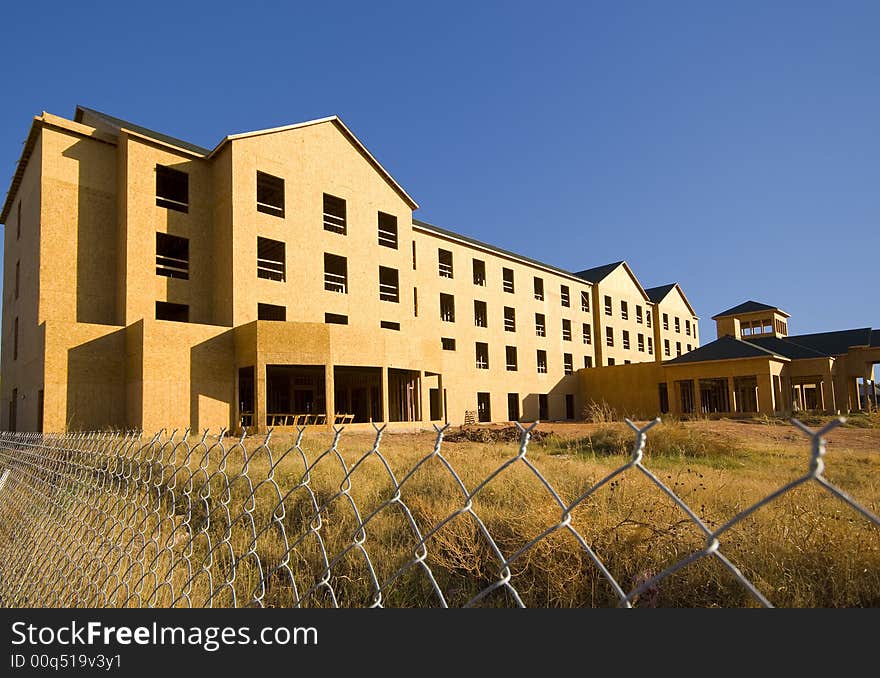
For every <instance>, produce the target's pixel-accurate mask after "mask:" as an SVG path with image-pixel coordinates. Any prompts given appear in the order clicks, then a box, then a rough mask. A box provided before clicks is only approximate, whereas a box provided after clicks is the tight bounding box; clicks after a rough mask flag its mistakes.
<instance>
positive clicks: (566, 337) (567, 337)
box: [562, 319, 571, 341]
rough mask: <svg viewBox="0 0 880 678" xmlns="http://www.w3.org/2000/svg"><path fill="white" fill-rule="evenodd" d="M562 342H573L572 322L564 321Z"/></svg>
mask: <svg viewBox="0 0 880 678" xmlns="http://www.w3.org/2000/svg"><path fill="white" fill-rule="evenodd" d="M562 341H571V320H565V319H563V321H562Z"/></svg>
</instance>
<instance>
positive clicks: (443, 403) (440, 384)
mask: <svg viewBox="0 0 880 678" xmlns="http://www.w3.org/2000/svg"><path fill="white" fill-rule="evenodd" d="M437 390H438V391H439V398H440V421H442V422H443V423H444V424H448V423H449V416H448V415H447V413H446V391H444V390H443V375H442V374H438V375H437Z"/></svg>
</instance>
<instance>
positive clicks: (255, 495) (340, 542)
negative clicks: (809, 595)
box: [0, 419, 880, 607]
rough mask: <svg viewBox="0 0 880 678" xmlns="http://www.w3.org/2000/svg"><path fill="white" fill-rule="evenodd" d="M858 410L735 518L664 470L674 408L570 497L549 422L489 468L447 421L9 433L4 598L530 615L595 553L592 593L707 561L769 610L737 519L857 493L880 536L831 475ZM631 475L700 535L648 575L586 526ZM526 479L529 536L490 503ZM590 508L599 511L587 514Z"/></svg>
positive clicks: (636, 431)
mask: <svg viewBox="0 0 880 678" xmlns="http://www.w3.org/2000/svg"><path fill="white" fill-rule="evenodd" d="M841 421H842V420H834V421H832V422H831V423H829V424H828V425H826V426H825V427H823V428H821V429H819V430H817V431H814V430H812V429H810V428H808V427H807V426H805V425H803V424H802V423H800V422H799V421H797V420H793V423H794V425H795V426H796V427H797V428H798V429H800V430H801V431H802V432H803V433H804V434H806V436H807V438H808V439H809V443H810V455H809V459H808V468H807V469H806V471H805V473H804V474H803V475H802V476H800V477H798V478H796V479H795V480H793V481H791V482H788V483H786V484H784V485H782V486H781V487H779V489H777V490H776V491H774V492H772V493H771V494H769V495H767V496H765V497H763V498H762V499H760V500H759V501H756V502H755V503H753V504H752V505H750V506H748V507H746V508H744V509H742V510H739V511H738V512H736V513H735V515H733V517H731V518H730V519H729V520H727V521H726V522H724V523H723V524H721V525H720V526H717V527H716V526H715V524H714V523H713V522H712V521H710V520H705V519H703V518H701V517H700V515H699V513H700V511H699V510H695V509H694V508H692V507H691V506H689V505H688V503H686V501H685V500H684V499H683V498H682V497H681V496H680V494H682V491H681V490H678V493H677V491H676V489H675V488H676V486H677V483H666V482H664V481H663V480H662V479H661V476H662V475H663V474H662V473H660V474H658V473H655V472H653V471H652V470H650V469H649V468H648V467H647V466H646V464H645V461H646V458H645V445H646V441H647V439H648V433H649V431H650V430H651V429H652V428H654V427H655V426H656V425H657V424H659V423H660V420H659V419H656V420H654V421H652V422H650V423H648V424H647V425H646V426H644V427H642V428H639V427H638V426H636V425H635V424H634V423H632V422H631V421H629V420H627V424H628V426H629V427H630V428H631V429H632V432H633V446H632V452H631V455H630V456H629V458H628V460H627V462H626V463H625V464H623V465H621V466H620V467H619V468H616V469H614V470H612V471H611V472H609V473H608V474H607V475H605V476H604V477H602V478H601V479H599V480H597V481H595V482H589V483H587V484H586V485H584V486H582V487H577V486H572V485H571V484H570V483H567V484H566V487H565V488H564V489H558V488H557V487H554V485H553V484H552V483H551V482H550V481H549V480H548V479H547V477H546V474H545V473H542V471H541V470H539V466H540V464H536V463H535V461H534V460H533V459H532V458H530V456H529V442H530V440H531V438H532V435H533V432H535V429H536V426H537V424H532V425H531V426H529V427H527V428H526V427H523V426H520V425H519V424H518V425H517V427H518V432H519V433H518V437H519V442H518V448H516V450H515V451H514V452H513V454H512V455H508V458H503V454H502V452H501V451H500V448H499V450H493V451H492V452H490V453H487V454H488V455H489V457H490V459H495V458H498V457H499V455H502V458H501V459H499V461H498V464H497V466H495V467H494V470H492V471H491V472H489V473H488V474H487V475H485V476H484V477H477V478H472V477H471V476H472V475H473V473H472V472H469V471H468V470H467V469H466V467H467V468H470V467H469V466H468V461H467V460H459V461H458V470H457V469H456V466H455V465H454V464H453V462H452V461H451V460H450V459H451V457H454V456H455V454H450V453H449V452H448V451H447V450H448V448H449V447H450V443H446V445H445V446H444V435H445V434H446V433H447V430H448V427H446V428H442V429H440V428H437V429H436V436H435V438H434V443H433V447H432V448H431V449H430V450H423V451H421V452H419V451H418V450H417V451H416V452H415V453H413V454H414V456H412V455H411V456H410V457H409V458H407V457H406V455H401V454H398V453H397V452H393V453H392V452H383V449H382V441H383V435H384V433H385V429H384V428H376V430H375V435H374V437H373V440H372V445H371V446H370V447H369V449H367V450H366V451H363V452H361V453H358V454H356V455H355V456H350V457H349V459H348V460H347V459H346V455H345V454H343V451H342V449H341V447H340V441H341V438H342V433H343V429H342V428H339V427H337V428H334V430H333V433H332V435H331V436H330V437H329V438H324V440H325V441H326V440H328V439H329V444H328V445H326V446H325V447H323V448H320V449H316V450H315V449H314V445H313V444H307V443H306V429H305V428H299V429H298V430H297V431H296V433H295V434H294V435H293V436H292V437H291V439H290V444H289V445H279V444H278V443H277V442H276V441H273V440H272V432H271V431H270V433H269V434H268V435H266V436H264V437H260V438H253V437H246V436H245V435H242V436H241V437H238V438H236V437H228V436H227V435H225V432H221V433H220V434H219V435H215V436H209V435H208V432H207V431H206V432H205V433H204V434H203V435H202V436H201V437H198V436H191V435H190V432H189V431H185V432H183V433H182V434H181V435H178V434H177V432H174V433H172V434H170V435H169V436H165V435H163V434H162V433H160V434H157V435H155V436H154V437H152V438H144V437H143V436H142V435H141V434H140V433H137V432H128V433H121V432H120V433H105V432H94V433H70V434H58V435H47V434H34V433H2V434H0V605H2V606H6V607H37V606H51V607H169V606H172V607H212V606H218V607H221V606H222V607H227V606H232V607H240V606H257V607H270V606H271V607H276V606H279V607H280V606H303V607H349V606H350V607H385V606H394V605H418V606H438V607H449V606H458V605H464V606H477V605H480V606H496V607H497V606H518V607H524V606H526V605H527V604H531V605H543V604H550V603H548V602H547V601H549V600H550V598H549V596H548V594H547V593H546V592H545V591H542V590H541V588H540V582H539V581H537V580H536V578H534V577H533V578H526V577H525V576H524V575H523V572H524V571H525V570H526V569H528V567H529V566H530V565H531V563H532V561H533V559H536V558H539V557H540V558H548V557H549V558H559V559H561V560H565V559H567V558H568V559H570V558H571V554H572V551H573V550H574V551H577V552H578V554H579V555H580V556H581V557H582V559H583V562H582V563H581V562H580V561H577V562H576V564H575V566H574V568H573V570H572V568H569V569H568V570H567V571H568V572H569V573H571V572H572V571H573V572H574V573H575V575H574V579H577V578H578V576H583V577H585V578H586V573H587V572H588V571H590V572H591V573H592V579H591V582H592V583H591V584H590V585H591V586H593V587H595V586H596V583H595V582H596V581H600V582H602V584H603V586H604V587H605V589H607V595H606V596H605V597H604V598H603V597H602V596H599V597H598V598H597V597H596V596H593V597H592V598H590V600H593V602H595V601H596V600H599V601H600V602H603V601H604V602H611V603H616V604H617V605H619V606H621V607H632V606H634V605H643V604H651V600H652V596H653V595H654V594H655V593H656V591H657V589H658V587H659V586H660V585H661V584H662V583H663V582H664V580H667V579H668V578H670V577H673V576H674V575H675V573H677V572H679V571H680V570H682V569H683V568H686V567H688V566H691V565H693V564H694V563H696V562H697V561H701V560H704V559H705V560H714V561H715V562H716V563H717V564H719V565H720V566H721V567H722V568H723V569H724V570H725V571H726V572H727V573H728V575H729V579H731V580H732V581H735V582H736V583H738V585H739V586H741V587H742V590H743V591H744V592H745V594H746V595H747V597H750V598H751V601H752V603H757V604H759V605H762V606H766V607H770V606H772V601H771V598H772V597H773V596H772V595H771V594H772V592H769V593H768V592H767V591H766V590H761V586H760V584H759V583H757V582H755V581H753V580H751V579H750V578H748V577H747V576H745V575H744V574H743V571H742V570H741V569H740V567H738V566H737V565H736V564H735V563H734V562H733V560H732V559H729V558H728V557H727V556H726V555H725V554H724V553H723V552H722V549H723V547H724V539H725V537H726V535H727V534H728V533H729V532H730V531H731V530H732V529H733V528H734V527H736V526H737V525H739V524H740V523H742V522H743V521H746V520H747V519H749V518H750V517H751V516H752V515H753V514H754V513H755V512H757V511H760V510H761V509H762V508H764V507H765V506H767V505H768V504H770V503H771V502H774V501H775V500H778V499H779V498H780V497H782V496H783V495H785V494H788V493H790V492H792V491H793V490H795V488H798V487H799V486H802V485H805V484H813V485H815V486H817V487H819V488H821V490H822V491H825V492H827V493H829V494H830V495H831V496H833V497H835V498H836V499H837V500H839V501H840V502H843V503H845V504H847V505H849V507H851V508H852V509H853V510H854V511H855V512H856V513H857V514H860V516H861V518H859V520H861V519H864V521H867V523H866V524H867V525H868V526H870V529H871V530H874V529H875V528H876V527H877V526H880V519H878V517H877V515H875V514H874V513H873V512H872V511H870V510H868V509H867V508H865V507H864V506H862V505H860V504H859V503H858V502H856V501H855V500H853V499H852V498H851V497H850V496H848V495H847V494H846V493H845V492H843V491H842V490H841V489H839V488H838V487H836V486H835V485H834V484H832V483H831V482H830V481H829V480H828V479H827V478H826V476H825V475H824V470H825V465H824V457H825V454H826V442H825V438H824V436H825V435H826V434H827V433H828V432H829V431H831V430H832V429H833V428H834V427H836V426H837V425H839V424H840V423H841ZM313 450H314V451H313ZM395 469H396V470H395ZM512 473H518V474H520V475H519V476H518V477H519V485H516V486H504V485H503V484H502V483H501V477H502V476H505V477H506V476H509V475H510V474H512ZM632 474H637V475H639V476H641V477H642V479H643V480H646V481H647V483H648V484H649V486H650V487H651V488H653V490H654V491H656V492H658V493H660V494H661V495H662V496H664V497H666V498H668V500H669V502H671V503H672V505H674V507H677V510H678V511H680V514H681V516H683V517H682V518H681V520H679V521H678V522H677V523H676V526H678V528H681V526H682V525H684V526H686V527H687V528H692V529H693V530H696V534H697V535H699V537H698V543H697V545H696V547H693V548H690V549H688V550H686V551H685V552H684V553H682V552H680V551H678V552H673V553H672V554H671V555H669V556H668V557H666V562H665V565H666V566H665V567H664V568H663V569H662V570H661V571H659V572H656V573H654V572H651V571H647V572H642V573H640V574H639V576H637V577H633V576H632V573H627V574H625V575H622V574H621V572H620V571H619V564H618V563H617V562H616V559H615V558H614V557H613V553H611V552H610V551H609V549H608V548H607V545H603V544H600V545H597V544H596V543H595V539H593V538H592V537H594V536H595V535H593V536H592V537H591V535H590V534H589V533H588V531H587V530H585V529H584V527H583V526H584V525H585V524H589V519H590V515H593V516H595V515H596V513H595V512H596V511H601V510H602V509H601V505H600V504H597V503H596V501H595V499H596V497H597V496H598V494H597V493H599V491H600V490H604V491H608V490H609V489H610V490H612V491H613V490H614V488H615V487H616V486H617V485H618V484H619V483H620V481H621V478H622V477H624V476H631V475H632ZM667 477H668V478H669V477H671V476H667ZM524 484H528V485H531V486H533V488H532V489H537V490H539V492H540V493H541V494H542V495H543V498H544V500H545V503H546V504H547V506H549V508H548V509H547V510H546V511H545V514H546V515H547V516H549V518H548V519H547V520H546V521H545V522H546V523H547V524H546V526H545V527H544V528H543V529H541V530H539V531H537V532H536V533H534V534H531V535H530V536H528V537H527V538H525V539H520V541H519V542H518V543H516V542H515V540H512V539H511V538H510V535H509V534H508V531H509V530H508V529H507V528H506V527H505V525H507V524H508V523H516V522H517V521H520V520H521V519H522V516H519V515H506V516H505V515H500V516H499V515H498V509H497V508H493V506H494V504H493V502H492V501H490V500H492V499H493V498H494V499H497V498H498V495H503V494H504V493H508V492H514V493H515V492H517V491H519V490H517V489H516V488H517V487H519V488H521V487H522V486H523V485H524ZM558 484H559V483H557V485H558ZM670 484H672V485H673V487H670ZM495 503H497V502H495ZM581 509H583V510H584V511H587V509H589V511H592V512H593V513H589V512H587V514H586V515H585V516H582V517H581V518H579V520H577V521H576V520H574V519H573V516H574V515H575V513H576V512H578V511H580V510H581ZM453 526H454V527H455V529H452V528H453ZM499 526H500V527H499ZM493 530H494V534H493ZM563 538H566V539H568V540H569V547H570V548H563V546H562V541H563V540H564V539H563ZM572 540H573V541H572ZM591 541H592V542H593V543H591ZM572 545H573V547H572ZM538 579H540V578H538ZM574 585H575V586H576V585H577V582H575V584H574ZM402 591H403V592H406V595H405V596H403V595H401V592H402ZM554 604H555V603H554Z"/></svg>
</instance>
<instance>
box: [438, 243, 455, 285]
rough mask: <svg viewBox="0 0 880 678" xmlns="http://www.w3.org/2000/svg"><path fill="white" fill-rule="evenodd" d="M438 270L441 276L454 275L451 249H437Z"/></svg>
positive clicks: (448, 276)
mask: <svg viewBox="0 0 880 678" xmlns="http://www.w3.org/2000/svg"><path fill="white" fill-rule="evenodd" d="M437 266H438V269H437V272H438V274H439V275H440V277H441V278H451V277H452V252H450V251H449V250H441V249H438V250H437Z"/></svg>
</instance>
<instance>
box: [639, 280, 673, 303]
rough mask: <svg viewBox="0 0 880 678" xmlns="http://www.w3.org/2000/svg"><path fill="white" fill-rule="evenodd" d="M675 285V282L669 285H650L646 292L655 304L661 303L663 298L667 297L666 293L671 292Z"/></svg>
mask: <svg viewBox="0 0 880 678" xmlns="http://www.w3.org/2000/svg"><path fill="white" fill-rule="evenodd" d="M673 287H675V283H669V284H668V285H659V286H657V287H649V288H647V289H646V290H645V294H647V295H648V296H649V297H650V298H651V301H653V302H654V303H655V304H659V303H660V302H661V301H663V299H665V298H666V295H667V294H669V292H670V290H672V288H673Z"/></svg>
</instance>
